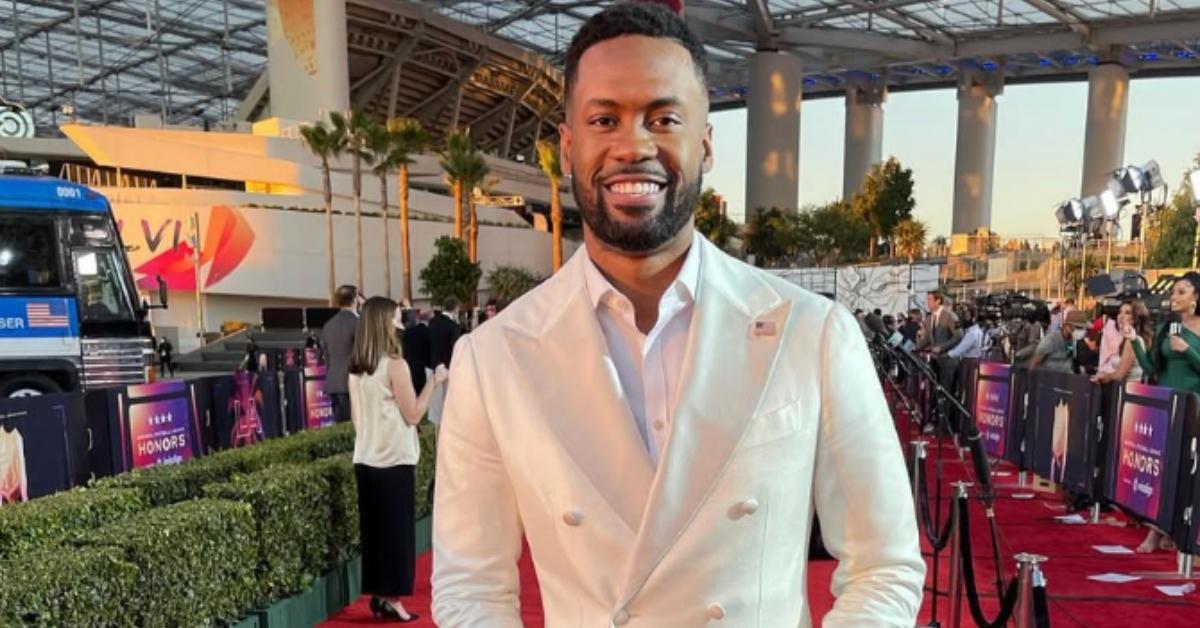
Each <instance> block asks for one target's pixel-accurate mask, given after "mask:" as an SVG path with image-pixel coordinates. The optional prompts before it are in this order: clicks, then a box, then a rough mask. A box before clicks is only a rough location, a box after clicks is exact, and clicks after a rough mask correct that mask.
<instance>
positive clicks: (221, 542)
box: [85, 500, 255, 627]
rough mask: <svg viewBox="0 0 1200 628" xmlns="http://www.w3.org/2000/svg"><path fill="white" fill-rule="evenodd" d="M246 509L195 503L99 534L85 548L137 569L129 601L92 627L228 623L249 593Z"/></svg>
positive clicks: (250, 541) (250, 547)
mask: <svg viewBox="0 0 1200 628" xmlns="http://www.w3.org/2000/svg"><path fill="white" fill-rule="evenodd" d="M254 535H255V526H254V518H253V515H252V514H251V509H250V506H249V505H247V504H239V503H234V502H228V501H216V500H195V501H190V502H185V503H181V504H174V505H171V506H164V507H162V508H156V509H153V510H150V511H148V512H146V513H145V514H143V515H140V516H138V517H136V518H135V519H134V520H131V521H126V522H119V523H115V524H112V525H110V526H107V527H105V528H102V529H100V530H97V531H96V532H95V533H94V534H92V535H90V536H89V537H88V538H87V539H86V541H85V543H86V544H88V545H90V546H92V547H95V548H113V549H118V550H120V551H122V552H123V553H124V559H125V561H126V562H128V563H129V564H132V565H134V566H135V567H136V571H137V586H136V589H135V591H134V594H133V595H132V596H130V597H129V598H128V599H127V600H125V601H124V603H123V604H121V605H120V606H119V608H118V611H119V612H118V614H117V615H115V616H113V617H99V616H97V617H95V618H94V619H93V620H92V621H90V622H88V624H89V625H109V624H112V625H117V624H127V625H134V626H142V627H154V626H207V625H212V624H214V623H217V622H218V621H233V620H236V619H237V618H239V617H241V616H242V614H243V612H244V611H246V610H247V609H248V608H249V607H250V603H251V602H252V594H253V591H254V584H255V582H254V564H255V561H254V543H255V538H254Z"/></svg>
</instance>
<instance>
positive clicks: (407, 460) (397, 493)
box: [349, 297, 447, 622]
mask: <svg viewBox="0 0 1200 628" xmlns="http://www.w3.org/2000/svg"><path fill="white" fill-rule="evenodd" d="M398 314H399V309H398V308H397V306H396V303H395V302H394V301H392V300H391V299H385V298H382V297H375V298H372V299H369V300H368V301H367V302H366V304H365V305H364V306H363V309H362V312H361V314H360V317H359V319H358V328H357V330H356V332H355V335H354V351H353V353H352V354H351V356H350V367H349V371H350V378H349V388H350V409H351V420H352V421H353V422H354V476H355V479H356V480H357V483H358V517H359V530H360V532H361V535H360V536H361V543H362V583H363V592H364V593H368V594H370V595H371V614H372V615H374V616H376V617H384V618H387V619H393V620H396V621H400V622H409V621H413V620H415V619H417V616H416V615H413V614H411V613H409V612H408V611H406V610H405V609H404V605H403V604H402V603H401V602H400V598H401V596H406V595H412V593H413V579H414V577H415V570H416V560H417V557H416V535H415V531H414V527H415V514H414V510H415V504H414V501H415V494H416V487H415V480H414V470H415V468H416V464H417V461H418V460H419V459H420V456H421V448H420V443H419V440H418V437H417V429H416V425H417V424H418V423H420V422H421V418H422V417H423V416H424V415H425V411H426V410H427V409H428V407H429V400H430V398H431V397H432V396H433V390H434V387H435V385H436V384H438V383H441V382H444V381H446V376H447V373H446V369H445V367H441V368H439V369H438V370H437V371H436V372H435V373H434V377H433V378H432V379H430V380H429V381H428V382H426V384H425V388H424V389H423V390H422V391H421V394H420V395H418V394H417V393H416V391H415V390H413V385H412V379H411V378H410V376H409V373H408V365H407V364H406V363H405V362H404V358H403V357H402V356H401V349H400V345H399V343H398V342H397V341H396V332H395V318H396V316H397V315H398Z"/></svg>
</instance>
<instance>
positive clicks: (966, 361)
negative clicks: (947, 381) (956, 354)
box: [955, 358, 980, 412]
mask: <svg viewBox="0 0 1200 628" xmlns="http://www.w3.org/2000/svg"><path fill="white" fill-rule="evenodd" d="M979 364H980V362H979V360H978V359H977V358H963V359H962V361H961V362H959V367H958V390H956V391H955V393H956V394H957V395H958V402H959V403H961V404H962V405H963V407H964V408H968V409H969V410H970V411H971V412H974V411H975V408H974V404H975V399H974V398H975V386H976V384H977V383H978V382H979Z"/></svg>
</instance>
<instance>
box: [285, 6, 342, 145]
mask: <svg viewBox="0 0 1200 628" xmlns="http://www.w3.org/2000/svg"><path fill="white" fill-rule="evenodd" d="M267 63H268V70H267V71H268V79H269V82H270V88H271V115H272V116H274V117H277V118H284V119H288V120H297V121H309V120H317V119H321V118H324V117H326V116H327V115H328V112H330V111H346V110H348V109H349V108H350V72H349V60H348V53H347V49H346V0H268V2H267Z"/></svg>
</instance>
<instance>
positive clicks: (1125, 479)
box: [1105, 382, 1194, 532]
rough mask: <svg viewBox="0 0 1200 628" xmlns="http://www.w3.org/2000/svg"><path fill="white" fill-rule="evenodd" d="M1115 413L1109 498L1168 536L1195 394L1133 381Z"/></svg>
mask: <svg viewBox="0 0 1200 628" xmlns="http://www.w3.org/2000/svg"><path fill="white" fill-rule="evenodd" d="M1114 410H1115V412H1114V415H1115V419H1116V420H1115V424H1114V425H1113V438H1112V439H1111V441H1110V443H1109V451H1108V457H1109V464H1108V469H1107V474H1106V480H1107V481H1106V491H1105V497H1107V498H1108V499H1109V501H1111V502H1112V503H1114V504H1116V505H1118V506H1120V507H1121V508H1123V509H1125V510H1126V511H1128V512H1130V513H1132V514H1134V515H1136V516H1138V517H1141V518H1142V519H1144V520H1146V521H1150V522H1153V523H1155V524H1156V525H1158V526H1159V527H1160V528H1162V529H1163V530H1165V531H1167V532H1171V531H1172V530H1176V529H1178V527H1179V526H1176V525H1175V518H1176V512H1177V510H1179V509H1178V508H1177V506H1178V504H1177V502H1178V501H1179V500H1178V499H1177V497H1179V495H1178V494H1177V491H1178V490H1179V488H1180V487H1179V483H1180V476H1181V471H1184V469H1182V468H1181V467H1182V464H1181V462H1182V459H1183V457H1184V451H1185V450H1184V442H1183V441H1184V435H1185V433H1186V432H1187V431H1188V430H1187V429H1186V428H1187V426H1186V423H1187V417H1188V416H1189V415H1190V414H1191V413H1192V412H1193V410H1194V404H1193V402H1192V396H1191V395H1190V394H1189V393H1185V392H1178V391H1175V390H1172V389H1170V388H1166V387H1163V386H1150V385H1147V384H1140V383H1136V382H1129V383H1126V384H1125V386H1124V387H1123V388H1122V389H1121V390H1120V391H1119V392H1118V393H1117V396H1116V401H1115V405H1114ZM1186 471H1187V472H1188V473H1190V469H1187V470H1186ZM1184 497H1188V496H1184Z"/></svg>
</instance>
